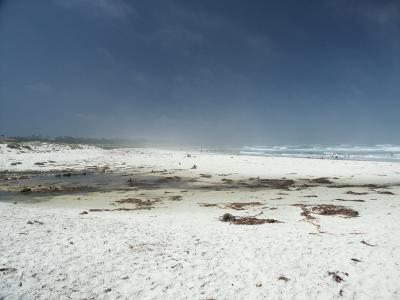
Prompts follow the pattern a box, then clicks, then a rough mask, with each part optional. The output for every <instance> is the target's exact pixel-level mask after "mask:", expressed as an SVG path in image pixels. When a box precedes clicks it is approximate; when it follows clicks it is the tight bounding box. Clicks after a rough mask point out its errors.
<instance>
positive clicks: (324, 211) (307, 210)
mask: <svg viewBox="0 0 400 300" xmlns="http://www.w3.org/2000/svg"><path fill="white" fill-rule="evenodd" d="M293 206H298V207H300V208H301V209H302V213H301V215H302V216H304V217H306V219H308V220H312V219H315V217H313V216H311V214H317V215H321V216H336V215H337V216H342V217H346V218H354V217H358V215H359V213H358V211H356V210H354V209H352V208H348V207H345V206H341V205H334V204H318V205H306V204H293Z"/></svg>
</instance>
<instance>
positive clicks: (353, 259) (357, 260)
mask: <svg viewBox="0 0 400 300" xmlns="http://www.w3.org/2000/svg"><path fill="white" fill-rule="evenodd" d="M351 260H352V261H354V262H362V261H361V260H359V259H358V258H351Z"/></svg>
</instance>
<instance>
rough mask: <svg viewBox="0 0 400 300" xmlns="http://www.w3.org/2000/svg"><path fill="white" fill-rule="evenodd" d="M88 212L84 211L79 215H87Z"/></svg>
mask: <svg viewBox="0 0 400 300" xmlns="http://www.w3.org/2000/svg"><path fill="white" fill-rule="evenodd" d="M87 214H88V212H87V211H86V210H84V211H83V212H81V213H80V215H87Z"/></svg>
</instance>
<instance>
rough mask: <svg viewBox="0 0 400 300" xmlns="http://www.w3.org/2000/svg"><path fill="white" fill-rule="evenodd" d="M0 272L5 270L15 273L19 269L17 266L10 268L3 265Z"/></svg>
mask: <svg viewBox="0 0 400 300" xmlns="http://www.w3.org/2000/svg"><path fill="white" fill-rule="evenodd" d="M0 272H4V273H13V272H17V269H15V268H8V267H1V268H0Z"/></svg>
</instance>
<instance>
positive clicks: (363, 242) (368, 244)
mask: <svg viewBox="0 0 400 300" xmlns="http://www.w3.org/2000/svg"><path fill="white" fill-rule="evenodd" d="M361 243H362V244H364V245H367V246H370V247H376V246H377V245H372V244H370V243H368V242H366V241H364V240H362V241H361Z"/></svg>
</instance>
